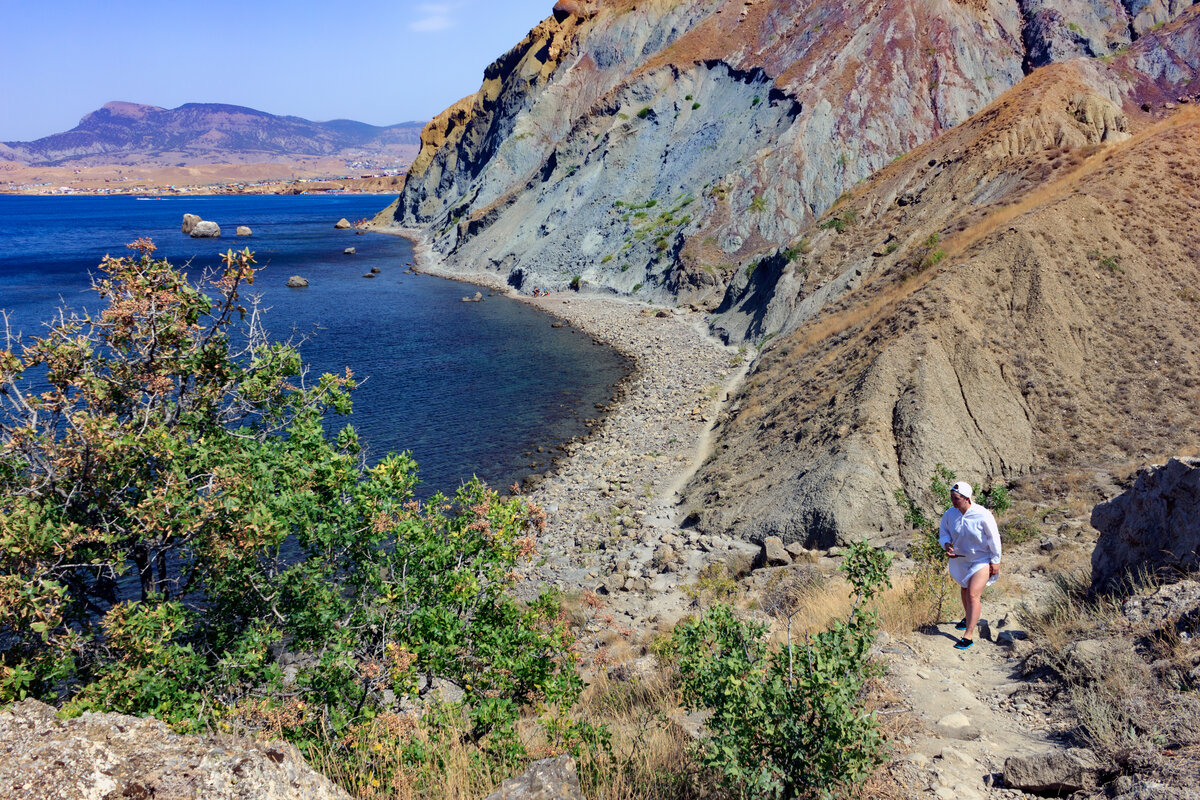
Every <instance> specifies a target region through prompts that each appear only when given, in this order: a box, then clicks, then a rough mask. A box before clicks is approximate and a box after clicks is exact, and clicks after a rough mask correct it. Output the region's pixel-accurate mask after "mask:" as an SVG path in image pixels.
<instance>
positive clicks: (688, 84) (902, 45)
mask: <svg viewBox="0 0 1200 800" xmlns="http://www.w3.org/2000/svg"><path fill="white" fill-rule="evenodd" d="M1188 5H1189V4H1187V3H1184V2H1180V0H1154V2H1151V3H1146V2H1142V0H1138V2H1132V0H1131V1H1130V2H1127V3H1125V4H1122V3H1121V2H1118V0H1084V1H1083V2H1079V1H1077V0H995V1H994V2H988V3H981V2H963V1H962V0H935V2H931V3H910V2H907V1H906V0H867V2H857V1H856V2H850V0H821V2H815V0H806V1H805V2H793V1H792V0H786V1H785V0H754V1H753V2H742V0H719V1H718V2H710V0H683V1H682V2H665V0H652V1H651V2H640V3H637V4H633V5H631V4H629V3H627V2H618V0H608V1H607V2H590V3H583V2H571V3H566V4H559V5H558V6H556V7H555V13H554V15H553V16H552V17H550V18H548V19H547V20H545V21H544V22H543V23H542V24H540V25H539V26H537V27H536V28H535V29H534V30H533V31H531V32H530V34H529V35H528V36H527V37H526V39H525V40H524V41H522V42H521V43H520V44H518V45H517V46H516V47H515V48H514V49H513V50H512V51H510V52H509V53H506V54H505V55H503V56H502V57H501V58H499V59H498V60H497V61H496V62H495V63H494V64H492V65H491V66H490V67H489V68H488V69H487V71H486V72H485V75H484V80H483V86H482V88H481V89H480V91H479V92H478V93H477V94H475V95H474V96H471V97H467V98H464V99H463V100H461V101H459V102H458V103H456V104H455V105H454V106H452V107H451V108H449V109H447V111H445V112H443V114H441V115H439V116H438V118H436V119H435V120H434V121H432V122H431V123H430V124H429V125H428V126H427V127H426V129H425V131H424V132H423V133H422V148H421V152H420V154H419V155H418V157H417V158H416V160H415V161H414V162H413V165H412V168H411V170H410V172H409V177H408V180H407V182H406V184H405V189H404V192H403V193H402V194H401V196H400V198H399V200H398V201H397V203H396V204H395V206H394V207H393V209H392V211H393V213H392V216H393V218H394V220H395V223H396V224H398V225H401V226H404V227H409V228H417V227H419V228H423V229H424V230H426V231H427V232H428V233H429V234H430V235H431V238H432V240H433V245H434V247H435V249H436V250H437V251H438V252H439V253H440V254H441V255H444V256H445V257H446V258H447V262H448V264H449V266H450V267H451V268H456V269H460V270H463V271H472V270H476V269H480V268H482V269H485V270H488V271H492V272H498V273H501V274H502V275H511V276H513V277H514V280H516V281H521V280H524V282H526V283H528V285H535V284H536V285H538V286H547V285H554V284H555V283H559V284H561V285H563V286H565V285H566V283H567V282H568V281H569V280H570V279H571V277H572V276H574V275H581V276H582V278H583V279H584V280H585V281H586V282H587V283H588V284H589V285H592V286H600V287H607V288H610V289H613V290H616V291H618V292H621V293H630V294H636V295H637V296H639V297H643V298H648V299H653V300H658V301H666V302H704V303H709V304H712V305H716V304H717V303H718V302H719V301H720V299H721V297H722V296H723V295H724V294H725V291H726V288H727V286H728V284H729V283H730V281H731V279H732V278H734V277H735V276H736V275H737V274H738V273H739V272H740V270H741V268H742V267H743V266H744V265H745V264H747V263H748V262H749V261H751V260H753V259H755V258H757V257H759V256H761V255H762V253H763V251H764V250H765V249H767V248H768V247H769V246H770V244H771V243H779V242H780V241H782V240H786V239H789V238H791V237H794V236H796V235H797V234H799V233H801V232H802V231H803V230H805V229H806V228H807V227H809V226H810V225H811V223H812V221H813V220H814V218H815V217H817V216H819V215H820V214H821V213H822V212H823V211H824V210H825V209H827V208H829V207H830V206H831V205H832V204H833V202H834V201H835V200H836V199H837V198H838V197H839V196H840V195H841V194H842V193H843V192H844V191H846V190H847V189H849V188H850V187H852V186H854V184H855V183H857V182H858V181H860V180H862V179H863V178H865V177H867V176H868V175H870V174H872V173H873V172H875V171H877V170H878V169H880V168H881V167H883V166H886V165H887V164H888V163H889V162H890V161H891V160H892V159H893V158H894V157H896V156H897V155H899V154H902V153H905V152H907V151H909V150H911V149H912V148H913V147H914V146H916V145H918V144H920V143H922V142H924V141H927V140H929V139H930V138H931V137H934V136H937V135H939V134H941V133H943V132H944V131H946V130H949V129H950V128H952V127H954V126H955V125H958V124H959V123H961V122H963V121H965V120H966V119H968V118H969V117H970V116H971V115H972V114H974V113H975V112H977V111H979V110H980V109H982V108H983V107H984V106H985V105H987V103H989V102H990V101H991V100H993V99H994V98H995V97H997V96H998V95H999V94H1000V93H1002V92H1003V91H1005V90H1006V89H1008V88H1010V87H1011V86H1013V85H1014V84H1016V83H1017V82H1018V81H1019V80H1020V79H1021V78H1022V77H1023V76H1024V75H1025V74H1026V73H1027V72H1028V71H1029V70H1030V69H1032V68H1033V67H1035V66H1038V65H1041V64H1044V63H1048V62H1050V61H1052V60H1062V59H1066V58H1071V57H1076V56H1089V57H1105V58H1108V57H1110V56H1111V55H1112V54H1114V53H1118V52H1120V51H1121V50H1122V49H1123V48H1125V47H1127V46H1128V45H1129V44H1130V42H1131V41H1132V39H1133V38H1134V37H1136V36H1138V35H1140V34H1141V33H1144V32H1145V31H1146V30H1148V29H1149V28H1150V27H1153V26H1156V25H1158V24H1159V23H1161V22H1164V21H1166V20H1168V19H1171V18H1174V17H1176V16H1178V15H1179V14H1180V13H1182V12H1183V11H1184V10H1185V9H1186V7H1187V6H1188ZM651 203H653V206H648V205H647V204H651ZM634 287H637V290H636V291H635V289H634Z"/></svg>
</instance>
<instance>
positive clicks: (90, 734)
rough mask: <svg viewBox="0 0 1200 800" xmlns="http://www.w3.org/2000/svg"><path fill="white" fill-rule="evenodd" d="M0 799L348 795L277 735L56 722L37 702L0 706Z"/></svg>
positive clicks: (118, 721) (122, 720)
mask: <svg viewBox="0 0 1200 800" xmlns="http://www.w3.org/2000/svg"><path fill="white" fill-rule="evenodd" d="M0 797H4V798H9V799H10V800H17V799H18V798H22V799H24V798H28V799H29V800H34V799H35V798H36V800H83V798H127V797H142V798H150V797H152V798H155V800H194V798H205V800H242V799H243V798H244V800H251V799H252V798H253V800H301V798H304V800H349V795H347V794H346V793H345V792H344V791H342V789H340V788H339V787H337V786H335V785H334V784H332V783H330V782H329V780H328V779H327V778H325V777H324V776H323V775H320V774H318V773H317V772H315V771H313V769H312V768H311V767H309V766H308V764H306V763H305V762H304V759H303V758H302V757H301V756H300V752H299V751H298V750H296V748H295V747H293V746H292V745H290V744H286V743H284V742H255V741H253V740H252V739H246V738H242V737H236V736H216V737H201V736H180V735H178V734H175V733H172V732H171V729H170V728H168V727H167V726H166V725H164V724H163V723H162V722H159V721H158V720H156V719H139V718H137V717H130V716H126V715H124V714H84V715H83V716H81V717H79V718H77V719H69V720H60V719H58V718H57V717H56V716H55V712H54V709H53V708H51V707H50V706H48V705H46V704H44V703H40V702H38V701H36V700H25V701H22V702H20V703H16V704H15V705H13V706H12V707H11V708H10V709H9V710H8V711H5V712H3V713H0Z"/></svg>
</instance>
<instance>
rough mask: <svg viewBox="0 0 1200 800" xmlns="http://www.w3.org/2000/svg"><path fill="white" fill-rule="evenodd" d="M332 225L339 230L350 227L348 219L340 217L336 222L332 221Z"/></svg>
mask: <svg viewBox="0 0 1200 800" xmlns="http://www.w3.org/2000/svg"><path fill="white" fill-rule="evenodd" d="M333 227H335V228H337V229H338V230H339V231H344V230H346V229H347V228H349V227H350V220H348V219H346V218H345V217H342V218H341V219H339V220H338V221H337V222H336V223H334V226H333Z"/></svg>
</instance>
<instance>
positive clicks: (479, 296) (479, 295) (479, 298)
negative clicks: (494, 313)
mask: <svg viewBox="0 0 1200 800" xmlns="http://www.w3.org/2000/svg"><path fill="white" fill-rule="evenodd" d="M462 301H463V302H464V303H480V302H483V292H476V293H475V294H473V295H472V296H470V297H464V298H463V299H462Z"/></svg>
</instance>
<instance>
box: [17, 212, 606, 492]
mask: <svg viewBox="0 0 1200 800" xmlns="http://www.w3.org/2000/svg"><path fill="white" fill-rule="evenodd" d="M386 203H387V198H381V197H377V196H363V195H340V196H313V197H308V196H300V197H291V196H218V197H188V198H167V199H164V200H136V199H134V198H132V197H19V196H0V309H5V310H7V311H8V313H9V318H10V322H11V324H12V327H13V328H14V329H15V330H19V331H22V332H23V333H24V334H25V336H26V337H28V336H30V335H37V334H38V333H39V332H40V331H41V329H42V322H44V321H46V320H49V319H50V318H51V317H52V316H53V314H54V311H55V309H56V308H58V307H59V306H60V305H63V306H65V307H68V308H74V309H82V308H85V307H86V308H91V309H96V308H98V303H97V299H96V297H95V295H94V294H93V293H91V292H90V291H89V290H88V286H89V271H91V272H94V271H95V267H96V265H97V264H99V262H100V259H101V258H102V257H103V256H104V254H105V253H111V254H112V255H114V256H116V255H125V254H127V253H129V252H130V251H128V250H126V248H125V246H124V245H125V244H126V243H127V242H131V241H133V240H134V239H136V238H138V237H141V236H149V237H151V238H152V239H153V240H154V242H155V244H156V245H158V252H157V254H158V255H160V256H165V257H167V258H168V259H170V260H171V261H172V263H174V264H176V265H183V264H189V266H188V268H187V271H188V273H189V275H190V276H191V277H192V278H193V279H194V280H195V279H198V278H199V277H200V275H201V273H202V272H203V270H204V269H205V268H211V267H216V266H217V265H218V264H219V259H218V257H217V254H218V253H220V252H224V251H225V250H227V249H229V248H231V247H232V248H235V249H238V250H240V249H242V248H243V247H249V248H250V249H251V250H253V251H254V253H255V258H256V260H257V261H258V266H259V272H258V274H257V276H256V279H255V283H254V287H253V291H254V292H255V293H257V294H260V295H261V298H262V305H263V306H264V307H265V308H267V309H269V310H268V311H267V312H266V314H265V318H264V322H265V327H266V328H267V330H268V332H269V333H271V334H272V336H273V337H274V338H278V339H286V338H288V337H289V336H292V335H299V336H308V337H309V338H308V340H307V341H306V342H305V343H304V344H303V345H302V347H301V354H302V355H303V356H304V358H305V361H306V362H307V363H308V364H309V365H310V366H311V368H312V370H313V372H314V373H315V374H316V375H319V374H320V373H322V372H341V371H342V369H343V368H344V367H347V366H348V367H350V369H351V370H352V371H353V372H354V375H355V377H356V378H357V379H358V380H359V381H360V382H361V385H360V387H359V388H358V389H357V390H356V391H355V392H354V409H355V410H354V413H353V415H351V417H349V418H341V419H339V420H337V421H336V423H335V424H336V425H337V426H338V427H340V426H341V424H343V423H344V422H346V421H348V422H350V423H351V424H353V425H354V427H355V429H356V430H357V431H358V432H359V435H360V437H361V439H362V440H363V441H364V442H365V443H366V444H367V447H368V449H369V453H370V455H372V456H373V457H375V458H377V457H379V456H381V455H383V454H384V453H386V452H388V451H400V450H410V451H412V454H413V456H414V457H415V458H416V459H417V462H418V463H419V465H420V470H421V479H422V482H423V487H422V488H423V490H424V491H423V492H422V493H423V494H428V493H430V492H432V491H434V490H442V491H446V492H450V491H452V490H453V489H454V488H455V487H457V486H458V484H459V483H460V482H461V481H463V480H464V479H466V478H469V477H470V476H471V475H473V474H474V475H478V476H479V477H481V478H483V479H484V480H486V481H487V482H488V483H490V484H492V485H494V486H497V487H507V486H508V485H510V484H511V483H512V482H513V481H514V480H517V479H519V478H521V477H523V476H524V475H527V474H529V473H531V472H534V471H538V470H540V469H544V468H545V467H546V466H548V464H547V458H548V456H546V455H541V454H536V455H527V454H528V453H530V452H531V451H535V450H536V448H537V447H538V446H539V445H540V446H544V447H546V449H547V450H549V449H550V447H552V446H553V445H554V444H556V443H558V442H561V441H564V440H566V439H569V438H571V437H572V436H575V435H579V434H582V433H584V432H586V428H585V426H584V424H583V421H584V420H585V419H587V418H588V417H594V416H595V414H596V412H595V410H594V404H595V403H598V402H601V403H602V402H607V401H608V400H609V399H610V398H611V397H612V396H613V390H614V386H615V385H616V384H617V383H618V382H619V381H620V379H621V378H622V377H623V376H624V374H625V371H626V365H625V364H624V362H623V360H622V359H621V358H620V357H619V356H618V355H617V354H616V353H614V352H613V351H611V350H609V349H608V348H605V347H601V346H598V345H595V344H593V343H592V340H591V339H590V338H589V337H587V336H585V335H583V334H581V333H579V332H577V331H574V330H572V329H570V328H569V327H563V328H551V327H550V325H551V322H552V320H551V318H550V317H548V316H547V315H545V314H543V313H541V312H538V311H535V310H534V309H532V308H530V307H529V306H526V305H524V304H522V303H518V302H516V301H513V300H509V299H507V298H504V297H490V296H488V292H487V290H483V293H484V301H483V302H481V303H463V302H462V297H464V296H466V295H472V294H474V293H475V291H476V288H477V287H474V286H471V285H469V284H464V283H456V282H452V281H447V280H442V279H439V278H433V277H429V276H419V275H418V276H415V275H410V274H405V272H404V270H405V268H406V267H405V264H406V262H410V261H411V260H412V252H411V248H410V246H409V243H408V242H407V241H405V240H404V239H401V238H399V237H394V236H386V235H383V234H370V233H369V234H363V235H356V233H355V231H353V230H349V231H339V230H334V227H333V225H334V223H335V222H337V220H338V219H339V218H341V217H345V218H346V219H348V220H350V221H351V222H353V221H354V220H357V219H361V218H364V217H367V218H369V217H371V216H373V215H374V214H375V213H376V212H378V211H379V210H380V209H381V208H382V207H383V206H384V205H386ZM184 213H192V214H198V215H199V216H200V217H201V218H203V219H206V220H212V221H214V222H216V223H218V224H219V225H220V226H221V232H222V238H220V239H192V238H190V237H188V236H185V235H183V234H182V233H181V232H180V230H179V228H180V223H181V221H182V217H183V214H184ZM238 225H248V226H250V228H251V229H252V230H253V234H254V235H253V236H252V237H250V238H238V237H236V236H234V235H233V233H234V230H235V228H236V227H237V226H238ZM347 247H354V248H356V249H357V251H358V252H357V254H356V255H353V256H348V255H344V254H343V250H344V249H345V248H347ZM371 267H379V269H380V274H379V275H378V276H377V277H375V278H374V279H366V278H364V277H363V275H364V274H365V273H367V272H369V271H370V269H371ZM291 275H301V276H303V277H305V278H307V279H308V281H309V287H308V288H307V289H289V288H287V287H286V286H285V285H284V284H285V282H286V281H287V279H288V277H289V276H291ZM532 463H536V464H537V467H531V466H530V465H531V464H532Z"/></svg>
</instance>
